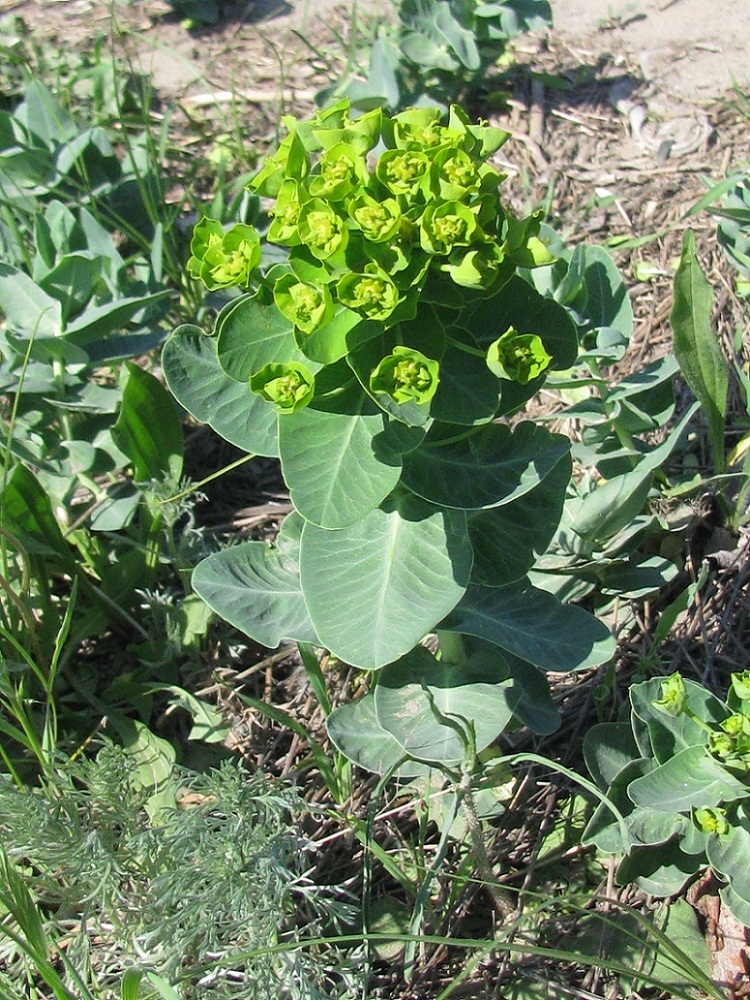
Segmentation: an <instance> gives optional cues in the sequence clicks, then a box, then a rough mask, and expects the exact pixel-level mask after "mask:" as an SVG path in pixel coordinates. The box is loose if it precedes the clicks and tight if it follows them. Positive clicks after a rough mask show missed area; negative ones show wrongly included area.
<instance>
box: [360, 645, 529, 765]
mask: <svg viewBox="0 0 750 1000" xmlns="http://www.w3.org/2000/svg"><path fill="white" fill-rule="evenodd" d="M519 698H520V694H519V693H514V692H513V681H512V679H510V678H509V677H508V676H507V670H506V671H503V670H498V669H497V666H496V665H494V668H493V665H492V664H490V663H489V662H488V660H487V658H486V657H479V658H474V659H473V660H472V659H471V658H470V659H469V660H468V661H467V662H466V663H462V664H457V663H450V662H448V661H447V660H445V659H441V660H437V659H435V657H434V656H433V655H432V654H431V653H430V652H429V651H428V650H426V649H425V648H424V647H423V646H417V648H416V649H413V650H412V651H411V652H410V653H407V655H406V656H404V657H402V658H401V659H400V660H397V661H396V662H395V663H391V664H389V665H388V666H387V667H384V668H383V671H382V673H381V674H380V677H379V679H378V686H377V687H376V689H375V711H376V715H377V718H378V721H379V723H380V725H381V726H382V727H383V728H384V729H386V730H387V731H388V732H390V733H392V734H393V736H395V738H396V740H397V741H398V743H399V744H400V745H401V746H402V747H403V748H404V750H405V751H406V752H407V753H409V754H411V755H412V756H414V757H417V758H418V759H419V760H426V761H434V762H437V763H443V764H451V763H454V764H455V763H458V762H460V761H461V760H463V759H464V758H465V757H466V754H467V750H468V746H469V732H470V728H471V729H472V730H473V733H474V738H475V739H476V749H477V750H478V751H479V750H483V749H484V748H485V747H486V746H487V745H488V744H489V743H491V742H492V740H494V739H495V737H496V736H497V735H498V733H500V732H502V730H503V729H504V728H505V727H506V726H507V724H508V723H509V722H510V720H511V718H512V716H513V709H514V708H515V705H516V703H517V702H518V700H519ZM451 723H452V725H451Z"/></svg>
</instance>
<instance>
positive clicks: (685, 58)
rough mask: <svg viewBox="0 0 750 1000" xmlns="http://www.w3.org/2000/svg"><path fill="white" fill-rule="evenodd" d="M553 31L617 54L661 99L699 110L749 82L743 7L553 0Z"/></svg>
mask: <svg viewBox="0 0 750 1000" xmlns="http://www.w3.org/2000/svg"><path fill="white" fill-rule="evenodd" d="M552 11H553V17H554V24H555V31H557V32H559V33H560V34H562V35H563V36H564V37H566V38H569V39H573V38H575V39H577V40H578V42H579V43H580V44H582V45H584V46H586V47H590V48H591V50H592V51H593V52H596V53H597V54H601V53H603V52H614V53H620V54H622V55H625V56H627V57H628V58H629V59H630V61H631V62H632V63H633V64H635V65H637V66H638V67H639V68H640V72H641V75H642V77H643V80H644V81H645V82H646V83H647V84H649V85H651V87H652V88H653V89H654V91H656V92H658V93H659V94H660V95H661V96H662V97H663V99H665V100H668V99H672V100H677V101H687V102H698V103H706V102H708V101H710V100H711V99H712V98H715V97H717V96H718V95H719V94H720V93H722V92H724V91H726V90H729V89H730V87H731V86H732V78H733V76H734V78H735V79H736V80H737V81H738V82H739V83H747V82H748V81H750V4H748V3H747V2H745V0H635V2H634V0H609V2H608V3H606V4H605V3H597V2H596V0H552Z"/></svg>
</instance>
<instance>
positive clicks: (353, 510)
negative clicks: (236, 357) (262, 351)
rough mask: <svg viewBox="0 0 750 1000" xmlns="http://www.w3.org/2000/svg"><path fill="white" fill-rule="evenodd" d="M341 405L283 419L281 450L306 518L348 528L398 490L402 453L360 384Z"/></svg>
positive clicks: (294, 497) (288, 480)
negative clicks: (392, 443) (396, 487)
mask: <svg viewBox="0 0 750 1000" xmlns="http://www.w3.org/2000/svg"><path fill="white" fill-rule="evenodd" d="M345 396H346V401H345V402H344V401H342V400H340V399H339V400H338V403H340V404H341V405H337V406H336V409H335V410H333V409H329V410H322V409H318V408H317V407H312V406H308V407H305V408H304V409H301V410H298V411H297V412H296V413H290V414H285V415H284V416H283V417H282V418H281V419H280V420H279V451H280V454H281V465H282V468H283V470H284V479H285V481H286V484H287V486H288V487H289V491H290V494H291V498H292V502H293V503H294V506H295V507H296V508H297V510H298V511H299V512H300V513H301V514H302V516H303V517H304V518H305V520H307V521H311V522H312V523H313V524H317V525H319V526H320V527H323V528H344V527H346V526H347V525H350V524H353V523H354V522H355V521H359V520H361V519H362V518H363V517H364V516H365V515H366V514H368V513H369V512H370V511H371V510H373V509H374V508H375V507H377V506H378V504H379V503H381V501H382V500H384V499H385V497H387V496H388V494H389V493H390V492H391V491H392V490H393V489H394V488H395V486H396V483H397V482H398V480H399V477H400V475H401V454H400V452H399V451H398V450H396V449H395V448H394V447H392V446H391V443H390V437H392V435H389V433H388V424H387V422H386V420H385V418H384V416H383V413H382V411H381V410H379V409H378V408H377V407H376V406H375V405H374V403H372V402H371V401H370V399H369V397H368V396H367V395H366V394H365V393H364V391H363V390H362V389H361V387H360V386H359V384H358V383H353V384H352V386H351V388H350V390H349V391H348V392H347V393H346V394H345Z"/></svg>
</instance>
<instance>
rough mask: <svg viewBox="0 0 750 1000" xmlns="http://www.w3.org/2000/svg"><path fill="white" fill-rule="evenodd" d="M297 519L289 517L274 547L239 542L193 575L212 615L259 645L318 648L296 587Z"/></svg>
mask: <svg viewBox="0 0 750 1000" xmlns="http://www.w3.org/2000/svg"><path fill="white" fill-rule="evenodd" d="M301 520H302V519H301V518H300V517H299V515H298V514H295V513H293V514H290V515H289V517H287V518H286V520H285V521H284V523H283V525H282V527H281V531H280V532H279V538H278V540H277V543H276V546H275V547H273V548H272V547H270V546H268V545H266V543H265V542H243V543H242V544H240V545H234V546H232V547H230V548H228V549H224V550H223V551H221V552H216V553H215V554H214V555H210V556H209V557H208V558H207V559H204V560H203V562H200V563H198V565H197V566H196V567H195V570H194V572H193V587H194V589H195V592H196V593H197V594H198V595H199V596H200V597H202V598H203V600H204V601H205V602H206V604H208V606H209V607H210V608H212V610H214V611H215V612H216V613H217V614H218V615H220V616H221V617H222V618H223V619H224V620H225V621H228V622H229V624H230V625H234V627H235V628H238V629H240V631H241V632H244V633H245V635H249V636H250V638H251V639H255V641H256V642H259V643H260V644H261V645H262V646H267V647H268V648H269V649H274V648H275V647H276V646H278V645H279V643H280V642H281V641H282V639H293V640H294V641H295V642H312V643H316V644H319V640H318V637H317V636H316V634H315V629H314V627H313V625H312V623H311V622H310V616H309V615H308V613H307V607H306V606H305V599H304V597H303V596H302V588H301V586H300V578H299V567H298V562H297V554H298V547H299V541H298V538H299V529H300V523H301Z"/></svg>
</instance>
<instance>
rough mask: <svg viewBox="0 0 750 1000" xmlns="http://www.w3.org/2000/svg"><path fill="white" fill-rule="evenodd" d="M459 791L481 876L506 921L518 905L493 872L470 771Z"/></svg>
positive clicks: (464, 775) (465, 775)
mask: <svg viewBox="0 0 750 1000" xmlns="http://www.w3.org/2000/svg"><path fill="white" fill-rule="evenodd" d="M458 791H459V794H460V796H461V805H462V806H463V810H464V815H465V817H466V825H467V827H468V828H469V836H470V838H471V848H472V850H473V851H474V857H475V858H476V861H477V868H478V869H479V874H480V876H481V877H482V881H483V882H484V884H485V887H486V888H487V890H488V891H489V894H490V896H491V897H492V902H493V903H494V904H495V909H496V910H497V912H498V914H499V916H500V918H501V920H502V921H505V920H507V919H508V917H511V916H513V914H514V913H515V912H516V903H515V901H514V899H513V897H512V896H511V894H510V893H509V892H506V891H505V889H503V888H502V886H501V885H500V883H499V882H498V881H497V879H496V878H495V873H494V872H493V871H492V865H491V863H490V859H489V857H488V855H487V846H486V844H485V842H484V835H483V834H482V824H481V823H480V822H479V817H478V816H477V810H476V806H475V805H474V794H473V792H472V790H471V774H469V772H468V771H467V772H466V773H464V774H463V775H462V776H461V782H460V784H459V786H458Z"/></svg>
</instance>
